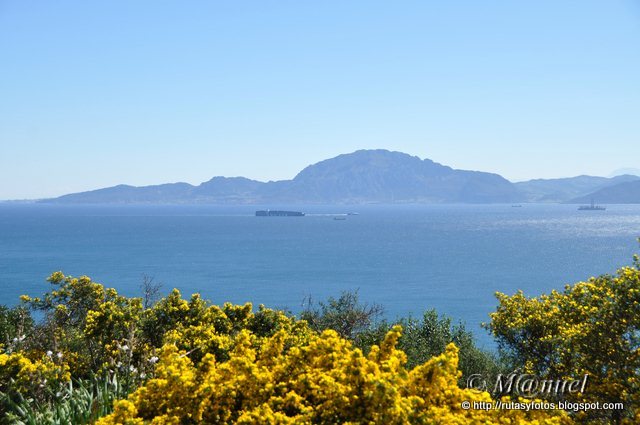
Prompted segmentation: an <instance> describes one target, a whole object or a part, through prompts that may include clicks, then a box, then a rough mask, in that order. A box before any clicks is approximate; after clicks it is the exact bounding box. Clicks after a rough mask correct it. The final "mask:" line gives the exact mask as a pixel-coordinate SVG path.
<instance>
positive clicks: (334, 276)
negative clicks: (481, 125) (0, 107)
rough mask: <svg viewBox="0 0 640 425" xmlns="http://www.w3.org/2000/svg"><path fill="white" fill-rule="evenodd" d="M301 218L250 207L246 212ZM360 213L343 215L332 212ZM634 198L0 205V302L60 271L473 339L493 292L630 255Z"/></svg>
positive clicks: (560, 279) (542, 287) (12, 300)
mask: <svg viewBox="0 0 640 425" xmlns="http://www.w3.org/2000/svg"><path fill="white" fill-rule="evenodd" d="M267 208H270V209H286V210H296V211H303V212H305V213H307V215H306V216H304V217H256V216H255V211H256V210H257V209H267ZM347 213H357V214H353V215H339V216H338V217H340V218H341V219H338V220H336V219H335V217H336V214H347ZM638 236H640V206H639V205H609V206H608V207H607V210H606V211H578V210H577V206H575V205H557V204H522V206H520V207H515V206H512V205H338V206H335V205H333V206H331V205H323V206H318V205H313V206H299V205H298V206H287V205H264V206H208V205H193V206H190V205H171V206H150V205H143V206H141V205H91V206H78V205H49V204H37V203H34V204H20V203H1V204H0V304H5V305H10V306H13V305H16V304H18V303H19V299H18V297H19V295H21V294H29V295H32V296H38V295H41V294H43V293H44V292H46V291H49V290H50V289H51V287H50V284H49V283H47V281H46V278H47V276H49V275H50V274H51V273H52V272H54V271H58V270H61V271H63V272H64V273H65V274H69V275H73V276H80V275H88V276H90V277H92V278H93V279H94V280H96V281H98V282H100V283H103V284H105V285H106V286H109V287H113V288H116V289H117V290H118V291H119V292H121V293H123V294H126V295H129V296H137V295H140V294H141V290H140V284H141V282H142V280H143V277H144V276H149V277H152V278H153V279H154V281H155V282H159V283H162V285H163V292H164V293H168V292H169V291H170V290H171V289H172V288H178V289H180V291H182V293H183V295H185V296H189V295H190V294H192V293H200V294H201V295H202V296H204V297H205V298H207V299H209V300H211V301H212V302H213V303H216V304H222V303H224V302H232V303H245V302H249V301H250V302H252V303H253V304H254V306H255V307H256V308H257V306H258V305H259V304H264V305H266V306H268V307H272V308H284V309H288V310H290V311H291V312H293V313H297V312H299V311H300V309H301V308H302V306H303V304H304V303H305V302H308V300H311V301H312V302H313V303H314V304H315V305H317V303H318V302H321V301H323V300H326V299H327V298H328V297H331V296H333V297H338V296H340V294H341V293H342V292H343V291H357V292H358V295H359V297H360V299H361V300H362V302H363V303H368V304H370V305H371V304H374V303H375V304H380V305H382V306H383V308H384V315H385V317H386V318H387V319H389V320H393V319H394V318H397V317H400V316H409V315H411V316H414V317H420V316H421V315H422V314H423V312H424V311H426V310H429V309H436V310H437V311H438V312H439V313H441V314H444V315H447V316H449V317H451V318H452V319H453V322H454V323H458V322H460V323H464V324H465V326H466V327H467V328H468V329H469V330H471V331H472V332H473V333H474V335H475V336H476V339H477V342H478V344H479V345H480V346H482V347H485V348H487V349H492V348H494V347H495V343H494V342H493V340H492V338H491V336H490V335H489V334H488V333H487V331H486V330H484V329H483V328H482V327H481V324H482V323H483V322H487V321H489V313H491V312H492V311H494V310H495V308H496V305H497V303H496V298H495V293H496V292H497V291H499V292H503V293H506V294H513V293H515V292H516V291H518V290H522V291H524V293H525V294H526V295H529V296H537V295H540V294H542V293H548V292H549V291H551V290H553V289H557V290H562V289H563V287H564V286H565V285H566V284H570V283H574V282H576V281H580V280H584V279H588V278H589V277H590V276H596V275H600V274H604V273H614V272H615V271H616V269H617V268H619V267H621V266H624V265H629V264H631V262H632V257H633V254H634V253H636V252H638V251H640V249H639V246H638V241H637V238H638Z"/></svg>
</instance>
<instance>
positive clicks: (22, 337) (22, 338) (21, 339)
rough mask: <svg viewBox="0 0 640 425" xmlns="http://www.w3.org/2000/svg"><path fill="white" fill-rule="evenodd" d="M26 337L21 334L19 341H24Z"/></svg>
mask: <svg viewBox="0 0 640 425" xmlns="http://www.w3.org/2000/svg"><path fill="white" fill-rule="evenodd" d="M25 338H26V335H20V338H18V341H20V342H22V341H24V339H25Z"/></svg>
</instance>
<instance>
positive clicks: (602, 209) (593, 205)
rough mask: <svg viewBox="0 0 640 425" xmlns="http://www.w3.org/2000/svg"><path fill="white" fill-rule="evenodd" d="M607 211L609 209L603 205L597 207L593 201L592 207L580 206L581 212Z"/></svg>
mask: <svg viewBox="0 0 640 425" xmlns="http://www.w3.org/2000/svg"><path fill="white" fill-rule="evenodd" d="M606 209H607V207H603V206H601V205H596V204H595V203H594V202H593V199H591V205H580V206H579V207H578V210H579V211H604V210H606Z"/></svg>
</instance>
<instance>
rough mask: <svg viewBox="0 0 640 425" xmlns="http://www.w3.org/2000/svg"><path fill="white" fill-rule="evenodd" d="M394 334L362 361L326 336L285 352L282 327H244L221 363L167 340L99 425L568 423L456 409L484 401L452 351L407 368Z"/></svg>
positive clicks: (555, 417) (556, 417)
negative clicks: (268, 332)
mask: <svg viewBox="0 0 640 425" xmlns="http://www.w3.org/2000/svg"><path fill="white" fill-rule="evenodd" d="M400 332H401V330H400V328H399V327H396V328H394V329H393V330H392V331H390V332H389V333H388V334H387V336H386V338H385V339H384V341H383V342H382V343H381V344H380V346H374V347H373V348H372V349H371V351H370V353H369V354H368V355H367V356H365V355H364V354H363V353H362V351H361V350H360V349H358V348H354V347H353V346H352V344H351V343H350V342H349V341H347V340H345V339H343V338H341V337H340V336H339V335H338V334H337V333H336V332H335V331H331V330H328V331H325V332H323V333H322V334H320V335H318V334H314V335H310V336H309V337H308V339H307V340H306V341H305V342H304V343H300V344H294V345H289V346H287V343H286V342H287V340H289V341H291V339H290V335H289V332H288V331H287V330H284V329H281V330H278V331H277V332H276V333H275V334H273V335H272V336H270V337H266V338H262V339H261V342H259V340H260V337H257V336H256V335H255V334H253V333H252V332H250V331H249V330H242V331H240V332H239V333H238V334H237V335H235V336H234V337H233V340H232V344H233V348H232V350H231V351H230V353H229V358H228V360H226V361H222V362H220V361H218V360H217V359H216V356H215V355H213V354H211V353H207V354H205V355H204V356H203V357H202V359H201V360H200V361H199V362H195V361H193V360H192V359H191V358H190V356H189V355H188V353H186V352H184V350H179V349H178V348H177V347H176V346H175V345H173V344H166V345H165V346H164V347H163V348H162V353H161V356H160V361H159V363H158V366H157V368H156V375H155V377H154V378H153V379H150V380H148V381H147V382H146V384H145V385H143V386H141V387H140V388H139V389H138V390H137V391H135V392H134V393H133V394H132V395H131V396H130V397H129V398H128V399H127V400H124V401H120V402H118V403H117V404H116V405H115V410H114V413H113V414H111V415H109V416H107V417H104V418H102V419H101V420H99V421H98V424H100V425H111V424H114V425H115V424H146V423H149V424H151V423H152V424H197V423H209V424H227V423H237V424H294V423H295V424H311V423H318V424H336V423H351V424H356V423H358V424H364V423H371V424H408V423H411V424H491V423H495V424H518V423H536V424H563V423H570V419H569V418H568V417H567V416H566V415H565V414H563V413H561V412H556V413H555V414H550V413H548V412H541V411H532V412H530V413H525V412H522V411H515V410H514V411H485V410H464V409H463V408H462V407H461V403H462V402H463V401H470V402H473V401H474V400H476V401H491V398H490V396H489V394H487V393H479V392H474V391H472V390H465V389H461V388H459V387H458V384H457V380H458V376H459V373H460V372H459V371H458V350H457V348H456V347H455V346H454V345H453V344H450V345H449V346H448V347H447V348H446V350H445V352H444V353H443V354H442V355H440V356H437V357H434V358H433V359H431V360H429V361H428V362H427V363H425V364H423V365H421V366H418V367H416V368H414V369H413V370H407V369H406V368H405V363H406V356H405V354H404V353H403V352H402V351H400V350H398V349H396V343H397V340H398V338H399V337H400Z"/></svg>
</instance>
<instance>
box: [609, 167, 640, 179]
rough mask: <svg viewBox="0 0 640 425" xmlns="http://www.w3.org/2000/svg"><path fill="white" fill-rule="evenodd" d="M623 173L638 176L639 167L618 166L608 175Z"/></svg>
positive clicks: (639, 173) (613, 175) (639, 172)
mask: <svg viewBox="0 0 640 425" xmlns="http://www.w3.org/2000/svg"><path fill="white" fill-rule="evenodd" d="M625 174H629V175H632V176H640V168H618V169H617V170H615V171H613V172H612V173H611V174H609V177H615V176H622V175H625Z"/></svg>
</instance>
